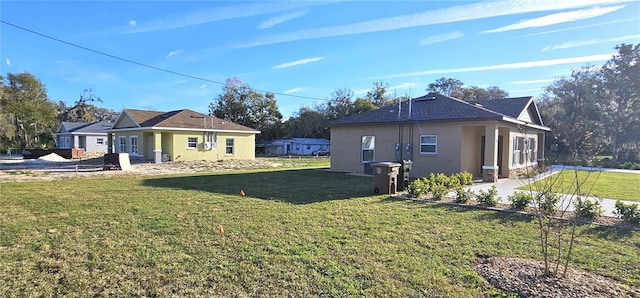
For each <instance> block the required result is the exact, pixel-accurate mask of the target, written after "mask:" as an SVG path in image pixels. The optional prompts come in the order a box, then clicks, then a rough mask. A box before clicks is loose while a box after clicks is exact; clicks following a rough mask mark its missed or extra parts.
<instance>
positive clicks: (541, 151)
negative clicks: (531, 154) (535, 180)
mask: <svg viewBox="0 0 640 298" xmlns="http://www.w3.org/2000/svg"><path fill="white" fill-rule="evenodd" d="M545 135H546V133H544V132H541V133H539V134H538V148H536V150H538V155H537V156H536V161H537V162H538V168H539V169H544V167H545V165H544V139H545Z"/></svg>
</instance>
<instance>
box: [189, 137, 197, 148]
mask: <svg viewBox="0 0 640 298" xmlns="http://www.w3.org/2000/svg"><path fill="white" fill-rule="evenodd" d="M187 148H198V138H187Z"/></svg>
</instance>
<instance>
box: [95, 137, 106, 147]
mask: <svg viewBox="0 0 640 298" xmlns="http://www.w3.org/2000/svg"><path fill="white" fill-rule="evenodd" d="M96 145H104V139H103V138H97V139H96Z"/></svg>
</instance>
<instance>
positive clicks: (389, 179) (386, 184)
mask: <svg viewBox="0 0 640 298" xmlns="http://www.w3.org/2000/svg"><path fill="white" fill-rule="evenodd" d="M400 166H401V164H399V163H395V162H388V161H387V162H377V163H372V164H371V170H372V172H373V179H374V183H375V189H374V191H375V193H377V194H395V193H396V188H397V185H398V173H399V172H400Z"/></svg>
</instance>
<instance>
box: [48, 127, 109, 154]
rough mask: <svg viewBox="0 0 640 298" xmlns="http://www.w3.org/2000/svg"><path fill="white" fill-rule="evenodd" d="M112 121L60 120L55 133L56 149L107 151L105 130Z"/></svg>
mask: <svg viewBox="0 0 640 298" xmlns="http://www.w3.org/2000/svg"><path fill="white" fill-rule="evenodd" d="M112 125H113V123H110V122H107V121H99V122H93V123H86V122H62V124H60V128H59V129H58V132H57V133H56V134H55V135H56V147H58V149H71V148H82V149H84V151H85V152H107V148H108V146H109V140H108V139H107V130H108V129H110V128H111V126H112Z"/></svg>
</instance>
